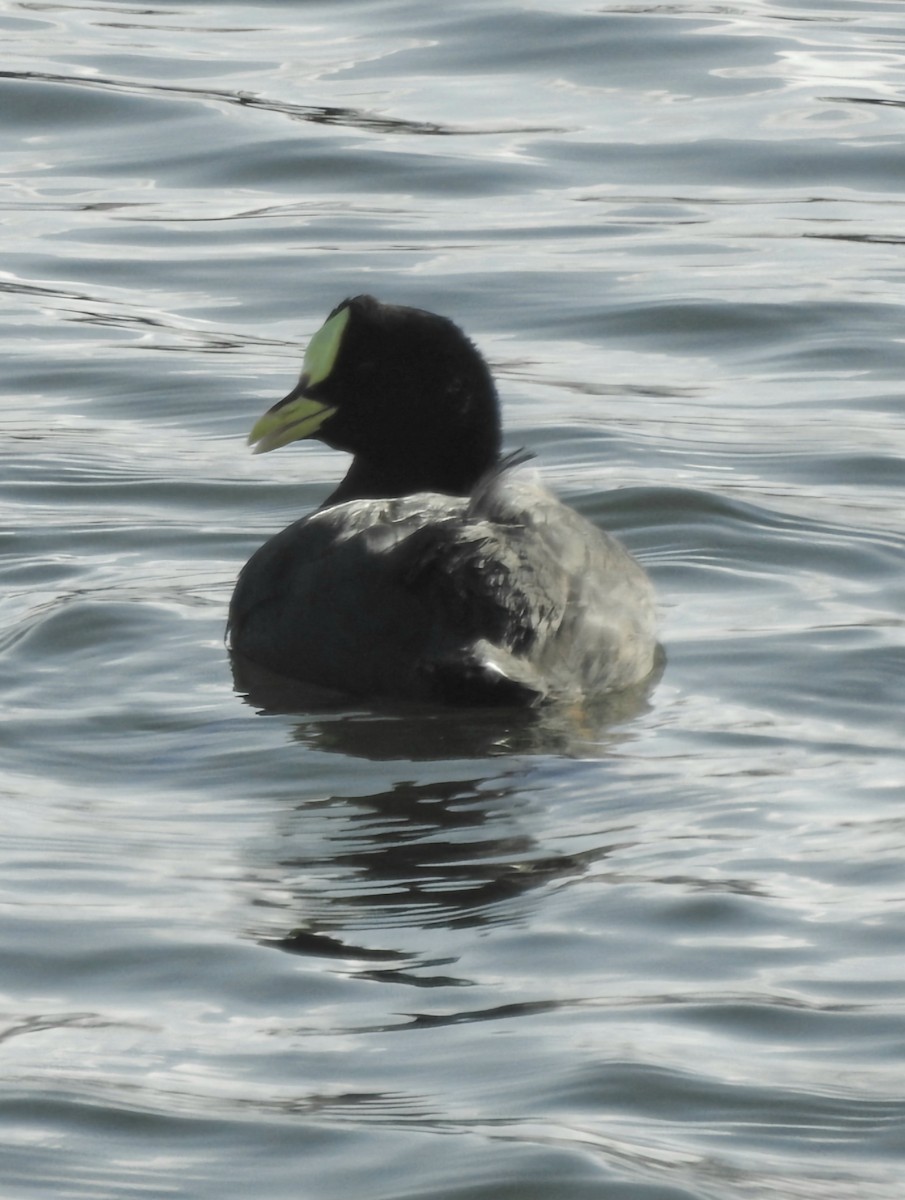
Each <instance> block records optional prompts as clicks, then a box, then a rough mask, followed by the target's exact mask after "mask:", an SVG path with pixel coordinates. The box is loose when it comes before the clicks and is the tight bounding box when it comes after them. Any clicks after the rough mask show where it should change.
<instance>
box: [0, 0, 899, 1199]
mask: <svg viewBox="0 0 905 1200" xmlns="http://www.w3.org/2000/svg"><path fill="white" fill-rule="evenodd" d="M0 34H2V39H3V46H4V53H3V61H2V64H0V66H2V69H0V105H2V109H0V111H2V117H3V119H2V122H0V149H2V157H0V164H2V165H0V185H2V187H0V220H2V233H3V254H2V258H0V289H2V302H0V322H2V336H3V345H4V349H5V355H4V358H5V367H4V372H3V385H2V386H3V394H2V408H0V426H2V438H0V456H2V466H0V527H2V538H0V549H2V558H0V695H2V701H0V703H2V705H3V713H2V717H3V719H2V724H0V744H2V775H0V788H2V793H3V812H4V820H3V822H2V825H0V834H2V840H0V864H2V872H0V888H2V902H3V917H2V924H0V956H2V957H0V961H2V975H0V1031H2V1034H3V1038H2V1046H0V1055H2V1057H0V1065H2V1069H3V1072H4V1088H3V1098H2V1100H0V1104H2V1114H0V1193H2V1195H3V1197H4V1200H25V1198H32V1197H35V1198H41V1200H45V1198H47V1197H51V1196H52V1197H56V1198H61V1200H69V1198H76V1197H79V1198H83V1200H89V1198H90V1200H124V1198H127V1197H138V1196H143V1197H145V1196H155V1197H157V1196H167V1197H182V1198H186V1200H224V1198H227V1200H232V1198H235V1200H239V1198H243V1200H244V1198H245V1197H248V1196H255V1197H260V1198H261V1200H282V1198H284V1197H285V1198H287V1200H289V1198H292V1200H299V1198H303V1200H309V1198H310V1200H349V1198H350V1197H353V1198H355V1197H363V1198H364V1197H366V1198H367V1200H403V1198H404V1200H426V1198H427V1197H430V1198H431V1200H515V1198H516V1197H517V1198H518V1200H533V1198H536V1200H559V1198H565V1197H568V1198H569V1200H585V1198H590V1197H594V1198H598V1197H599V1198H602V1200H763V1198H764V1197H776V1198H777V1200H853V1198H857V1200H899V1197H900V1196H901V1194H902V1192H901V1188H902V1183H901V1180H902V1177H903V1171H905V1163H903V1158H905V1155H903V1117H905V1051H903V1044H905V1037H903V1035H905V1022H903V996H905V953H903V945H905V941H903V935H905V920H903V893H905V884H903V880H905V818H903V796H905V765H903V753H902V741H903V736H902V732H903V718H902V713H903V707H905V671H903V665H905V652H903V639H902V627H903V623H902V614H903V593H905V587H903V550H905V517H903V509H905V505H903V482H905V471H903V465H902V464H903V450H905V432H903V417H902V411H903V408H902V391H903V382H902V381H903V379H905V343H903V336H902V328H903V320H902V318H903V282H905V207H903V203H905V197H903V180H905V175H903V169H902V145H903V118H905V99H903V90H902V80H903V78H905V76H903V68H905V23H903V10H902V5H901V0H887V2H884V0H865V2H863V3H858V2H857V0H838V2H830V0H827V2H825V3H824V2H822V0H797V2H794V3H793V2H786V3H783V4H774V3H767V2H765V0H746V2H745V3H738V4H734V5H733V4H729V5H719V6H716V5H714V6H701V7H699V6H697V5H695V4H684V3H682V4H674V5H670V6H665V5H664V6H655V5H651V6H648V5H644V4H639V5H617V4H614V3H610V2H608V0H598V2H596V3H588V4H582V3H580V0H560V2H557V0H546V2H544V0H537V2H536V3H532V2H530V0H522V2H521V3H517V2H515V0H481V2H480V3H478V2H477V0H474V2H469V0H464V2H461V3H455V4H447V5H439V4H437V5H433V4H419V3H415V2H414V0H395V2H393V0H360V2H354V0H330V2H329V3H328V2H327V0H321V2H315V3H303V4H294V5H290V4H277V3H272V2H271V3H264V4H255V5H242V4H222V3H217V4H202V3H186V4H182V3H179V4H169V5H166V6H162V7H148V6H146V5H127V4H121V3H112V2H108V3H97V4H88V3H80V2H75V3H68V4H66V3H40V4H39V3H5V4H2V5H0ZM361 291H371V292H373V293H375V294H377V295H379V296H381V297H382V298H384V299H387V300H393V301H397V302H401V303H409V304H416V305H422V306H424V307H427V308H431V309H435V310H438V311H440V312H443V313H446V314H448V315H449V316H452V317H453V318H455V319H456V320H458V321H459V322H460V323H461V324H463V325H464V326H465V328H466V329H467V330H468V332H469V333H470V334H471V335H472V336H473V337H474V338H475V339H476V340H477V342H478V343H479V345H480V346H481V347H482V348H483V350H484V351H485V353H486V354H487V355H488V356H489V358H490V359H491V361H492V363H493V365H494V368H495V370H496V372H497V375H498V378H499V382H500V389H501V393H502V396H503V399H504V404H505V418H506V423H507V430H508V434H507V442H508V444H509V445H510V446H511V447H517V446H521V445H525V446H528V447H530V448H531V449H532V450H534V451H535V452H536V454H537V464H538V466H539V468H540V470H541V471H542V472H543V474H544V477H545V478H546V479H547V480H548V481H549V482H550V483H551V484H552V485H553V486H555V487H556V488H557V489H558V490H559V491H560V493H561V494H562V495H563V496H564V497H565V498H567V499H568V500H569V501H570V502H571V503H573V504H575V505H577V506H578V507H579V508H580V509H581V510H582V511H583V512H585V513H586V514H587V515H588V516H589V517H590V518H591V519H592V520H594V521H596V522H598V523H600V524H601V525H603V526H605V527H607V528H610V529H612V530H614V531H615V532H617V533H618V534H619V535H620V536H622V537H623V538H624V539H625V540H626V542H627V543H628V544H629V545H630V546H631V548H632V549H633V550H634V551H635V553H636V554H637V555H638V556H639V557H640V558H641V560H642V561H643V562H644V563H645V564H646V565H647V567H648V568H649V570H650V572H651V574H652V575H653V577H654V580H655V583H656V586H657V591H658V595H659V597H660V602H661V612H662V633H663V641H664V643H665V646H666V650H667V654H668V662H667V666H666V670H665V673H664V675H663V677H662V679H661V680H660V682H659V684H658V685H657V686H656V687H655V688H654V689H653V691H652V692H651V693H650V694H649V695H646V696H644V695H642V696H635V697H630V698H627V699H625V700H624V702H621V703H619V704H614V705H610V706H606V707H603V708H601V710H600V711H597V712H593V713H587V714H583V715H582V716H580V717H579V716H578V715H577V714H574V713H560V714H550V715H548V716H547V717H545V718H543V719H540V720H532V719H515V718H513V717H512V716H511V715H507V714H499V715H493V714H489V715H488V714H486V713H483V714H478V715H475V714H474V713H468V712H459V713H453V712H437V711H430V710H428V711H417V712H411V711H408V712H406V711H399V710H392V709H386V708H383V707H380V706H364V705H359V704H356V705H354V706H349V707H333V708H327V707H321V708H319V709H318V708H316V707H310V708H307V709H304V710H302V711H295V712H294V711H291V710H292V708H293V705H292V704H291V703H287V702H286V701H285V698H281V697H279V696H275V697H274V696H271V697H265V698H264V699H263V700H261V699H260V698H259V700H258V703H257V705H256V704H255V703H254V702H249V701H247V700H246V699H245V698H244V697H243V695H242V694H241V693H237V691H236V690H235V689H234V686H233V680H232V676H231V672H230V665H229V662H228V659H227V655H226V653H225V650H224V646H223V639H222V635H223V625H224V620H225V611H226V605H227V601H228V597H229V594H230V589H231V586H232V582H233V580H234V578H235V576H236V573H237V571H238V569H239V567H240V566H241V564H242V563H243V562H244V561H245V559H246V558H247V557H248V556H249V554H250V553H251V551H252V550H253V549H254V548H255V547H256V546H257V545H258V544H259V543H260V542H261V541H262V540H263V539H264V538H265V537H266V536H267V535H268V534H269V533H271V532H273V531H275V530H276V529H278V528H281V527H282V526H283V525H285V524H287V523H288V522H289V521H290V520H291V519H293V518H294V517H295V516H296V515H298V514H300V513H302V512H304V511H306V510H308V509H309V508H311V507H312V506H314V505H316V504H317V503H319V501H320V500H321V499H322V498H323V497H324V495H325V494H326V491H327V489H328V487H329V486H330V483H331V481H333V480H335V479H336V478H337V477H338V476H339V475H340V473H341V472H342V470H343V462H342V459H341V457H340V456H338V455H336V454H334V453H332V452H331V451H329V450H327V449H325V448H322V447H318V446H316V445H308V446H300V447H294V448H291V449H287V450H284V451H280V452H278V453H277V454H274V455H268V456H266V457H263V458H253V457H252V456H251V455H249V453H248V451H247V448H246V446H245V444H244V443H245V436H246V433H247V431H248V429H249V428H250V427H251V424H252V422H253V420H254V419H255V418H256V416H257V415H258V414H259V412H260V411H261V410H262V409H263V408H265V407H266V406H268V405H269V404H270V403H272V402H273V401H274V400H275V399H276V398H277V397H279V396H281V395H282V394H284V392H285V391H286V390H288V387H289V386H290V385H291V383H292V382H293V380H294V377H295V373H296V371H297V369H298V364H299V361H300V351H301V347H302V346H303V344H304V342H305V340H306V338H307V337H308V336H309V335H310V334H311V332H312V331H313V330H314V329H316V328H317V327H318V325H319V324H320V322H321V320H322V319H323V317H324V315H325V314H326V313H327V312H328V311H329V309H330V308H331V307H332V306H333V305H334V304H335V303H336V302H337V301H338V300H340V299H341V298H342V297H343V296H345V295H347V294H349V293H355V292H361ZM262 707H263V708H266V711H262ZM287 710H288V711H287Z"/></svg>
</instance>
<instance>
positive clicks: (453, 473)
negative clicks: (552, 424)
mask: <svg viewBox="0 0 905 1200" xmlns="http://www.w3.org/2000/svg"><path fill="white" fill-rule="evenodd" d="M308 437H316V438H318V439H319V440H320V441H323V442H326V444H327V445H328V446H333V447H335V448H336V449H338V450H346V451H349V452H350V453H351V454H353V455H354V456H355V461H354V462H353V464H352V466H351V468H350V470H349V474H348V475H347V476H346V478H345V479H344V480H343V482H342V484H341V485H340V487H339V488H338V489H337V491H336V492H335V493H334V494H333V496H331V497H330V501H329V502H330V503H336V502H337V501H339V500H349V499H353V498H356V497H364V496H402V495H410V494H411V493H413V492H418V491H434V492H445V493H448V494H451V495H465V494H467V493H468V492H470V491H471V489H472V487H473V486H474V485H475V483H476V482H477V481H478V479H479V478H480V477H481V475H482V474H483V473H484V472H485V471H486V470H488V469H489V468H490V467H491V466H493V464H494V463H495V462H496V461H497V459H498V457H499V450H500V416H499V404H498V401H497V395H496V389H495V387H494V383H493V378H492V376H491V374H490V370H489V368H488V366H487V364H486V363H485V361H484V359H483V358H482V357H481V355H480V353H479V352H478V351H477V349H476V348H475V347H474V346H473V345H472V343H471V342H470V341H469V340H468V338H467V337H466V336H465V334H464V333H462V331H461V329H459V328H458V326H457V325H455V324H453V322H452V321H450V320H447V318H446V317H440V316H437V315H436V314H435V313H429V312H425V311H424V310H422V309H418V308H404V307H401V306H398V305H392V304H381V303H380V302H379V301H378V300H375V299H374V298H373V297H372V296H355V297H354V298H353V299H350V300H344V301H343V302H342V304H340V305H338V306H337V307H336V308H335V309H334V310H333V312H332V313H331V314H330V316H329V317H328V318H327V320H326V322H325V323H324V325H323V326H322V327H321V329H320V330H318V332H317V333H316V334H315V335H314V337H313V338H312V339H311V342H310V343H309V345H308V350H307V352H306V354H305V360H304V363H303V365H302V373H301V376H300V378H299V382H298V386H297V387H296V388H295V389H294V390H293V391H292V392H290V394H289V395H288V396H286V397H285V399H283V400H281V401H280V402H279V403H278V404H276V405H274V407H273V408H272V409H270V411H269V412H268V413H265V415H264V416H263V417H262V418H261V419H260V420H259V421H258V423H257V424H256V425H255V427H254V429H253V430H252V433H251V437H250V438H249V441H251V442H254V443H256V450H258V451H264V450H273V449H276V447H277V446H284V445H286V444H287V443H289V442H292V441H297V440H298V439H300V438H308Z"/></svg>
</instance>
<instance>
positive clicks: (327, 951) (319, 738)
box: [232, 656, 656, 987]
mask: <svg viewBox="0 0 905 1200" xmlns="http://www.w3.org/2000/svg"><path fill="white" fill-rule="evenodd" d="M232 661H233V671H234V678H235V684H236V689H237V691H239V692H240V693H241V694H242V695H243V696H244V697H245V698H246V700H247V702H248V703H249V704H251V705H253V706H254V707H255V708H257V709H258V710H259V711H260V712H261V713H262V714H283V715H287V714H289V715H291V716H292V717H293V718H294V723H293V725H292V726H291V732H290V733H289V736H290V737H291V738H292V739H293V740H294V741H295V742H296V743H297V744H298V745H299V749H300V751H301V754H300V764H301V763H304V762H305V761H306V759H305V755H304V751H305V750H313V751H317V752H318V753H319V754H323V753H327V754H330V755H336V756H339V758H340V760H344V761H345V767H344V768H341V770H340V772H339V777H340V778H346V777H347V776H348V774H349V772H348V764H349V763H358V764H361V763H366V764H370V765H369V766H368V767H366V768H365V769H366V770H367V771H369V778H370V779H371V780H372V781H373V783H374V785H375V786H374V787H373V790H367V788H366V789H365V790H364V794H354V795H353V794H341V795H336V794H332V795H327V796H324V797H318V798H311V797H310V793H309V795H308V797H307V798H304V799H299V800H298V801H296V803H294V804H292V803H289V804H287V806H286V808H285V810H284V811H283V814H282V816H281V817H280V818H279V819H278V821H277V825H278V829H277V830H275V837H274V840H273V841H272V842H269V845H268V847H267V848H266V849H265V848H264V847H260V846H259V847H258V855H259V857H258V858H257V862H256V864H255V866H254V867H253V868H252V869H251V870H250V872H249V877H250V880H251V879H256V880H257V882H258V883H259V885H260V888H261V896H262V899H261V900H260V901H259V903H258V905H257V906H256V913H257V919H256V921H255V922H254V925H255V928H253V929H252V930H250V931H249V932H251V933H252V934H253V936H255V937H256V938H257V939H258V940H259V941H261V942H262V943H263V944H265V945H268V946H272V947H274V948H275V949H279V950H281V951H284V952H286V953H290V954H296V955H300V956H304V957H306V958H311V959H314V960H322V961H328V962H329V961H331V960H332V961H334V962H336V963H337V969H339V963H340V962H341V963H342V968H341V970H342V972H343V973H346V974H349V973H351V974H354V975H355V976H357V977H366V978H369V979H374V980H382V981H390V980H392V981H394V982H396V983H400V982H405V983H411V984H412V985H414V986H418V987H437V986H455V985H464V984H467V983H468V982H470V981H469V980H465V979H460V978H457V977H456V975H455V972H454V970H450V964H451V963H454V962H455V961H456V958H457V954H456V952H455V951H453V953H452V956H451V957H450V956H448V955H447V956H444V953H443V945H444V934H443V931H444V930H446V931H454V930H462V929H466V928H473V929H479V928H483V927H486V926H490V925H499V924H507V923H514V924H517V923H519V922H521V921H523V920H524V919H525V918H526V916H527V914H528V912H529V911H530V908H531V906H532V904H533V902H534V897H535V896H537V895H539V893H540V891H541V890H542V889H543V888H545V887H548V886H551V885H553V886H560V885H561V884H562V883H563V882H564V881H567V880H568V879H570V878H573V877H576V876H579V875H582V874H583V873H584V872H585V871H586V870H587V869H588V867H589V865H590V864H591V863H593V862H597V861H599V860H601V859H602V858H605V857H606V856H607V855H608V854H609V853H610V852H611V851H612V849H613V848H614V846H615V845H616V844H619V845H624V844H625V833H624V831H623V832H622V833H621V834H619V835H618V836H619V841H618V843H616V842H615V841H612V840H610V839H608V838H606V837H602V838H601V839H600V840H599V842H598V843H597V844H595V845H594V847H593V849H590V850H586V849H582V851H580V852H566V851H563V850H562V848H561V846H562V842H561V840H559V844H558V846H557V847H556V848H555V849H554V848H551V847H550V846H549V845H547V844H546V838H545V835H544V833H543V832H542V831H543V829H544V827H545V826H544V822H543V820H542V819H539V812H541V811H542V808H543V799H542V796H541V798H540V807H539V800H538V795H537V793H535V792H533V791H532V788H531V786H530V783H529V782H528V781H529V779H530V777H531V774H532V770H533V767H532V764H533V763H534V762H535V761H536V756H539V755H543V754H546V755H550V756H553V757H554V758H556V757H561V756H567V755H580V756H581V757H582V758H590V757H599V758H606V757H607V756H608V755H609V754H612V752H613V751H614V749H615V748H616V747H618V746H619V745H621V744H622V743H623V742H624V741H625V740H626V739H628V738H630V737H631V736H632V734H631V728H630V727H627V724H626V723H627V722H629V721H630V720H631V719H632V718H634V717H637V716H638V715H639V714H640V713H642V712H644V711H645V710H646V709H647V707H648V697H649V694H650V691H651V689H652V688H653V686H654V684H655V682H656V679H654V678H651V679H649V680H647V681H646V682H645V684H644V685H643V686H641V687H638V688H636V689H633V690H632V691H631V692H622V693H620V694H619V695H618V696H612V697H604V698H603V699H602V700H601V701H600V702H598V703H597V704H595V705H593V706H590V705H582V706H581V707H580V708H579V707H578V706H573V707H563V708H560V709H557V708H556V707H554V706H550V707H548V708H543V709H529V710H525V709H496V708H481V709H458V708H449V707H439V706H428V705H423V706H416V705H401V704H388V703H385V702H383V703H380V704H369V705H367V706H365V705H364V704H363V703H360V704H358V705H357V706H356V705H353V703H352V702H350V699H349V697H348V696H339V695H336V694H333V695H331V694H328V693H325V692H323V691H321V690H318V689H312V688H311V687H309V686H307V685H304V684H301V683H295V682H293V681H291V680H287V679H283V678H281V677H279V676H276V675H273V674H272V673H270V672H268V671H266V670H262V669H260V668H258V667H256V666H254V665H253V664H249V663H247V662H245V661H242V660H240V659H239V658H238V657H236V656H234V657H233V660H232ZM438 773H439V776H440V777H439V778H437V777H436V776H437V775H438ZM300 777H301V776H300ZM351 777H352V779H353V780H354V781H355V782H356V783H360V782H361V779H362V775H361V768H360V767H359V768H357V769H355V770H354V771H352V773H351ZM331 778H332V776H331ZM300 790H302V791H308V789H307V786H306V788H304V789H300ZM262 850H263V851H264V856H263V859H262V857H260V855H261V851H262ZM250 880H249V881H250ZM265 895H266V896H267V897H268V898H267V899H266V900H265V899H263V897H264V896H265ZM403 931H405V932H403ZM453 940H454V941H455V940H456V939H453ZM406 944H408V947H409V948H408V949H404V948H402V947H404V946H406Z"/></svg>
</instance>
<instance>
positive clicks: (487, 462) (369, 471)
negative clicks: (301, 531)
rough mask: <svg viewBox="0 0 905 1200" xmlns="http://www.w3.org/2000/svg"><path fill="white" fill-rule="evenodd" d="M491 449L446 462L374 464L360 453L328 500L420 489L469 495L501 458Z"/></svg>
mask: <svg viewBox="0 0 905 1200" xmlns="http://www.w3.org/2000/svg"><path fill="white" fill-rule="evenodd" d="M497 458H498V455H497V454H496V453H495V452H494V451H491V450H488V451H487V452H485V453H482V454H475V455H474V456H473V457H472V458H470V459H469V460H467V461H462V460H461V459H459V458H453V459H452V460H451V461H449V460H448V461H446V462H444V463H437V462H433V463H428V462H423V461H411V460H409V461H406V462H399V463H387V462H380V463H374V462H371V461H369V460H368V459H366V458H363V457H362V455H360V454H357V455H356V456H355V458H354V459H353V460H352V465H351V466H350V467H349V470H348V471H347V472H346V475H345V478H344V479H343V480H342V482H341V483H340V485H339V487H337V488H336V489H335V490H334V491H333V492H332V493H331V494H330V495H329V496H328V497H327V499H326V500H325V501H324V503H323V504H322V505H321V507H322V508H332V507H333V505H335V504H343V503H345V501H347V500H380V499H384V498H388V497H393V496H411V495H414V494H415V493H416V492H439V493H441V494H442V495H446V496H467V495H469V494H470V492H471V490H472V488H473V487H474V486H475V484H476V483H477V481H478V480H479V479H480V478H481V477H482V476H483V474H484V473H485V472H486V471H488V470H489V469H490V468H491V467H492V466H493V465H494V463H495V462H496V461H497Z"/></svg>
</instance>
